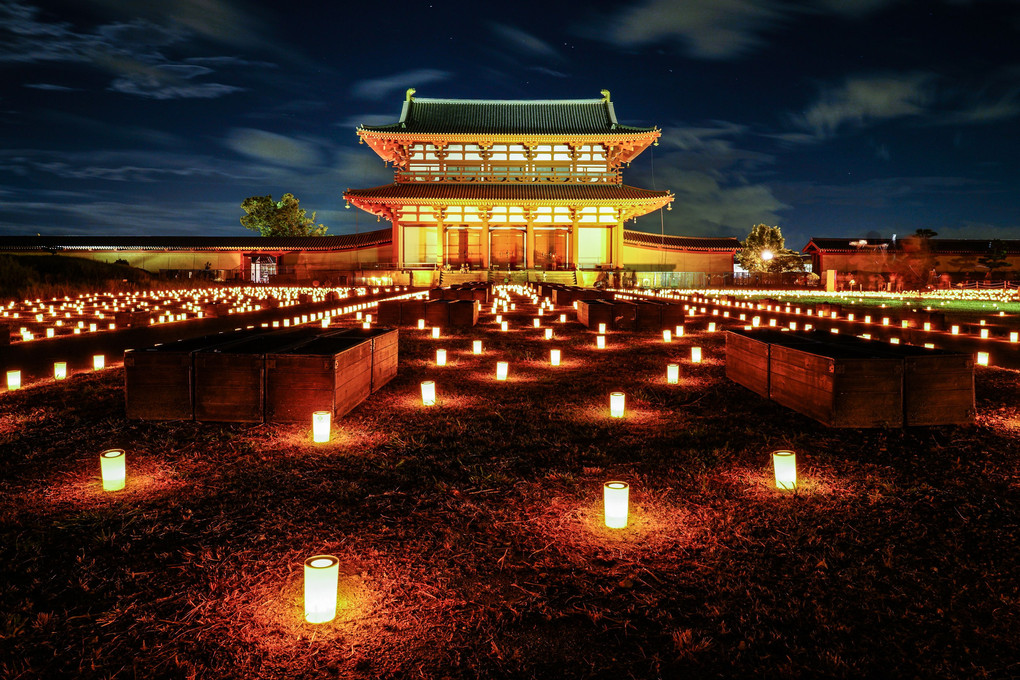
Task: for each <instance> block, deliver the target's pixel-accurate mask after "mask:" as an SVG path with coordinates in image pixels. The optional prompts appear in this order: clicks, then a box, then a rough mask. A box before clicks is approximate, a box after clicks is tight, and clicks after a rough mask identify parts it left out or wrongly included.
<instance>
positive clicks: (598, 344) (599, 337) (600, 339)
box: [595, 335, 606, 349]
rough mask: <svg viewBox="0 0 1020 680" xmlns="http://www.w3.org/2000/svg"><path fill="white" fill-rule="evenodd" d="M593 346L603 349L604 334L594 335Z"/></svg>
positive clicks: (604, 342) (604, 345) (604, 344)
mask: <svg viewBox="0 0 1020 680" xmlns="http://www.w3.org/2000/svg"><path fill="white" fill-rule="evenodd" d="M595 346H596V347H597V348H599V349H605V348H606V336H604V335H596V336H595Z"/></svg>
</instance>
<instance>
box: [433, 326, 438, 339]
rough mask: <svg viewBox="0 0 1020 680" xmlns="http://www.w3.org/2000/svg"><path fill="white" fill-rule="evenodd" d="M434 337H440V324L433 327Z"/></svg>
mask: <svg viewBox="0 0 1020 680" xmlns="http://www.w3.org/2000/svg"><path fill="white" fill-rule="evenodd" d="M432 337H433V338H438V337H439V326H433V327H432Z"/></svg>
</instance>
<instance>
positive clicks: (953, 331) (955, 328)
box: [949, 326, 960, 335]
mask: <svg viewBox="0 0 1020 680" xmlns="http://www.w3.org/2000/svg"><path fill="white" fill-rule="evenodd" d="M949 332H950V333H951V334H952V335H959V334H960V327H959V326H952V327H950V329H949Z"/></svg>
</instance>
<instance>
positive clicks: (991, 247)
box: [978, 239, 1009, 272]
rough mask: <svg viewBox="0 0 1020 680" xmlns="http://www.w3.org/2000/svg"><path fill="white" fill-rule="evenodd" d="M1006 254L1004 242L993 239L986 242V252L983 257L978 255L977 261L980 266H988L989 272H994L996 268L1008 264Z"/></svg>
mask: <svg viewBox="0 0 1020 680" xmlns="http://www.w3.org/2000/svg"><path fill="white" fill-rule="evenodd" d="M1006 254H1007V250H1006V244H1005V243H1004V242H1003V241H1002V240H1001V239H994V240H992V241H991V242H990V243H989V244H988V254H987V255H985V256H984V257H979V258H978V262H980V263H981V264H982V266H985V267H988V271H989V272H994V271H995V270H996V269H1002V268H1003V267H1008V266H1009V260H1007V259H1006Z"/></svg>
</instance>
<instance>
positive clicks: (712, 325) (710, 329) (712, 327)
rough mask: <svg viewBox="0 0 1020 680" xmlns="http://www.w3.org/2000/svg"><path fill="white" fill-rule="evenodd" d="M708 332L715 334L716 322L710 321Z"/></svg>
mask: <svg viewBox="0 0 1020 680" xmlns="http://www.w3.org/2000/svg"><path fill="white" fill-rule="evenodd" d="M708 332H709V333H715V321H710V322H709V323H708Z"/></svg>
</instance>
